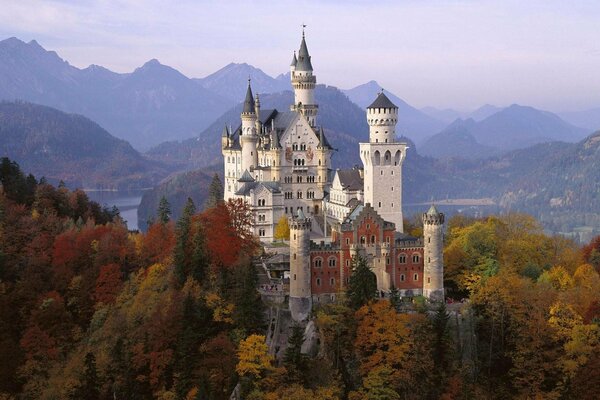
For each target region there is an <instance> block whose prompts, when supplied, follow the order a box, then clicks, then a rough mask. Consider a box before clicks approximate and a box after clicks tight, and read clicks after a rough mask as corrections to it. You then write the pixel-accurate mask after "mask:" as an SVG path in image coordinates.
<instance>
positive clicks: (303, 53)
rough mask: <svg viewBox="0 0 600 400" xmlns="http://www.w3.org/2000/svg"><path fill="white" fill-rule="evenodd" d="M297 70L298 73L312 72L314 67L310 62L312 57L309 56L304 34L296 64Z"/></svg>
mask: <svg viewBox="0 0 600 400" xmlns="http://www.w3.org/2000/svg"><path fill="white" fill-rule="evenodd" d="M296 69H297V70H298V71H312V70H313V67H312V64H311V62H310V55H309V54H308V47H306V40H305V39H304V34H302V42H301V43H300V50H298V62H297V63H296Z"/></svg>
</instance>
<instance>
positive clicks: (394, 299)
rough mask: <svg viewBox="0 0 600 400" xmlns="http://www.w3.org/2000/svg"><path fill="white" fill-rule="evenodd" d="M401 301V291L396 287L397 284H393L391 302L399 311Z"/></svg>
mask: <svg viewBox="0 0 600 400" xmlns="http://www.w3.org/2000/svg"><path fill="white" fill-rule="evenodd" d="M400 303H401V300H400V292H399V291H398V289H396V286H394V285H393V284H392V287H391V288H390V304H391V305H392V307H394V309H395V310H396V311H397V310H398V307H400Z"/></svg>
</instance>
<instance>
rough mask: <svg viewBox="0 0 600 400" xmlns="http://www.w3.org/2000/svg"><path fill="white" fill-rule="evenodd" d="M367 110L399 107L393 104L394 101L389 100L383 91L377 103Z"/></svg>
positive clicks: (376, 100) (378, 96)
mask: <svg viewBox="0 0 600 400" xmlns="http://www.w3.org/2000/svg"><path fill="white" fill-rule="evenodd" d="M367 108H398V106H397V105H395V104H394V103H392V101H391V100H390V99H388V97H387V96H386V95H385V94H384V93H383V91H381V92H379V94H378V95H377V98H376V99H375V101H374V102H373V103H371V105H370V106H369V107H367Z"/></svg>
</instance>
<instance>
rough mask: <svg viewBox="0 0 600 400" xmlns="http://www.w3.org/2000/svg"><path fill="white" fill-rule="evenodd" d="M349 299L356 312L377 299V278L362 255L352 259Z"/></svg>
mask: <svg viewBox="0 0 600 400" xmlns="http://www.w3.org/2000/svg"><path fill="white" fill-rule="evenodd" d="M348 298H349V301H350V306H351V307H352V308H354V309H355V310H358V309H359V308H360V307H362V306H364V305H365V304H367V303H368V302H369V301H371V300H373V299H376V298H377V278H376V277H375V274H374V273H373V272H372V271H371V269H370V268H369V266H368V265H367V260H366V259H365V258H364V257H363V256H360V255H359V256H357V257H354V258H353V259H352V274H351V275H350V282H349V283H348Z"/></svg>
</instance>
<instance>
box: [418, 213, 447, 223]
mask: <svg viewBox="0 0 600 400" xmlns="http://www.w3.org/2000/svg"><path fill="white" fill-rule="evenodd" d="M443 224H444V213H438V214H437V215H431V214H429V213H424V214H423V225H443Z"/></svg>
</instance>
